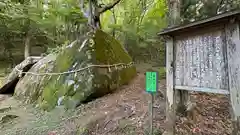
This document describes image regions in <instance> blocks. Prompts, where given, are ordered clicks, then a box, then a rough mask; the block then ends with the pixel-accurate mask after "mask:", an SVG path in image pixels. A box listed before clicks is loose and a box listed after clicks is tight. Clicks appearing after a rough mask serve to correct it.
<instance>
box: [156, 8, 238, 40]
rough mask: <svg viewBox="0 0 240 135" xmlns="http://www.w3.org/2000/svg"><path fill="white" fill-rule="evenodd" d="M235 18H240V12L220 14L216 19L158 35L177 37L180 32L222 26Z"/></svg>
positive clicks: (175, 28)
mask: <svg viewBox="0 0 240 135" xmlns="http://www.w3.org/2000/svg"><path fill="white" fill-rule="evenodd" d="M235 16H240V10H236V11H231V12H227V13H223V14H219V15H216V16H214V17H210V18H207V19H203V20H200V21H195V22H192V23H189V24H185V25H180V26H176V27H170V28H166V29H164V30H163V31H161V32H160V33H158V35H160V36H163V35H175V34H177V33H179V32H189V31H191V30H196V29H199V28H203V27H204V28H207V27H208V26H213V25H218V24H222V23H224V22H226V21H229V19H230V18H232V17H235Z"/></svg>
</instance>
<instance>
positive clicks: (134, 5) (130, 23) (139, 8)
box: [101, 0, 167, 61]
mask: <svg viewBox="0 0 240 135" xmlns="http://www.w3.org/2000/svg"><path fill="white" fill-rule="evenodd" d="M165 3H166V1H165V0H142V1H137V0H132V1H127V0H123V1H122V2H121V3H120V4H118V5H117V6H115V7H114V9H113V10H111V11H108V12H106V13H104V14H103V16H102V18H101V19H102V28H103V29H104V30H105V31H108V32H109V33H113V32H115V35H114V36H115V37H116V38H117V39H119V40H120V41H121V42H122V44H124V45H125V48H126V49H127V50H128V52H129V53H130V55H131V56H132V57H133V59H134V61H138V60H143V59H148V60H152V58H151V56H152V55H155V56H157V57H156V58H155V59H159V57H164V56H163V55H162V56H159V54H160V53H159V52H160V50H161V48H163V46H160V44H161V43H160V42H159V39H158V37H157V33H158V32H159V31H160V30H161V29H162V28H165V27H166V25H167V22H166V10H167V6H166V4H165ZM107 18H110V19H107ZM114 18H115V21H114Z"/></svg>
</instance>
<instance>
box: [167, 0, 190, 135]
mask: <svg viewBox="0 0 240 135" xmlns="http://www.w3.org/2000/svg"><path fill="white" fill-rule="evenodd" d="M168 8H169V12H168V16H169V26H170V27H174V26H176V25H179V24H180V22H181V20H180V12H181V1H180V0H169V1H168ZM168 42H169V41H168ZM170 43H171V44H170ZM170 43H168V45H167V48H170V49H167V50H168V51H167V57H168V58H167V59H168V61H167V67H168V68H167V69H168V70H169V69H171V68H172V70H171V71H167V72H170V73H168V75H167V80H168V81H167V86H168V88H167V100H166V101H167V104H166V121H167V124H166V125H167V127H166V131H165V133H164V135H174V134H175V120H176V111H178V112H180V113H184V114H185V111H186V110H187V109H186V108H187V104H188V102H189V94H188V91H184V90H176V89H174V85H175V84H174V68H175V66H174V56H173V55H172V54H174V52H173V51H174V46H173V45H172V44H173V41H172V42H170ZM170 46H172V48H171V47H170ZM171 51H172V52H171ZM170 57H171V58H170ZM172 72H173V73H172ZM169 82H171V83H169ZM177 99H179V101H178V102H177Z"/></svg>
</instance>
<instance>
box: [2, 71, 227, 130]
mask: <svg viewBox="0 0 240 135" xmlns="http://www.w3.org/2000/svg"><path fill="white" fill-rule="evenodd" d="M164 84H165V81H164V80H162V81H161V83H160V87H159V91H160V92H159V94H157V95H155V97H154V98H155V100H154V129H155V135H160V134H161V132H162V131H163V130H164V120H165V114H164V109H165V100H164V94H161V93H165V85H164ZM144 88H145V76H144V74H138V76H137V77H136V78H135V79H134V80H133V81H132V82H131V83H130V84H129V85H127V86H123V87H121V89H119V90H118V91H117V92H115V93H113V94H109V95H107V96H104V97H102V98H99V99H97V100H95V101H92V102H90V103H88V104H84V105H82V106H80V107H79V108H77V110H69V111H64V109H63V108H56V109H55V110H53V111H52V112H49V113H46V112H41V111H40V110H38V109H36V108H33V107H31V106H27V107H24V106H22V105H21V103H19V102H17V101H16V100H14V99H13V98H10V99H8V101H7V100H4V101H3V102H1V104H0V108H3V106H4V107H7V106H9V105H10V104H14V105H15V106H13V107H12V109H11V110H8V111H7V112H4V113H1V112H0V116H4V115H5V114H13V115H16V116H18V117H17V118H12V119H11V121H12V122H10V123H9V122H8V123H7V124H4V127H0V128H1V129H0V134H1V135H5V134H9V135H33V134H34V135H48V134H49V133H50V132H52V133H53V134H54V135H147V133H148V125H149V124H148V101H149V98H150V97H149V95H148V94H147V93H146V92H145V91H144ZM192 96H193V98H194V99H195V100H196V101H197V103H198V107H199V108H200V111H199V112H198V114H197V115H199V116H198V118H197V120H196V121H195V122H193V121H191V120H188V119H187V118H184V117H178V119H177V120H178V121H177V122H178V125H177V127H176V129H177V133H178V135H181V134H182V135H186V134H193V133H194V132H196V133H195V134H197V135H198V134H200V135H220V134H221V135H225V134H226V135H228V134H230V131H231V124H230V120H229V113H228V106H229V105H228V99H227V98H226V97H224V96H216V95H207V94H193V95H192ZM3 114H4V115H3Z"/></svg>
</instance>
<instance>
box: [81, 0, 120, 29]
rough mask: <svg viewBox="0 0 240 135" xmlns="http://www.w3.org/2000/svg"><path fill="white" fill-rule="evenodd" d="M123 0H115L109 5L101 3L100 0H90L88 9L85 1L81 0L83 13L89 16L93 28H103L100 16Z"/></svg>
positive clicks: (89, 22)
mask: <svg viewBox="0 0 240 135" xmlns="http://www.w3.org/2000/svg"><path fill="white" fill-rule="evenodd" d="M120 1H121V0H115V1H113V2H112V3H109V4H107V5H105V4H99V3H98V0H89V2H88V9H86V10H85V8H84V4H85V1H84V0H81V1H80V5H81V9H82V12H83V14H84V15H85V17H87V18H88V24H89V25H90V26H91V27H92V28H93V29H100V28H101V22H100V16H101V14H103V13H104V12H106V11H107V10H110V9H112V8H113V7H114V6H115V5H117V4H118V3H119V2H120Z"/></svg>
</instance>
